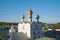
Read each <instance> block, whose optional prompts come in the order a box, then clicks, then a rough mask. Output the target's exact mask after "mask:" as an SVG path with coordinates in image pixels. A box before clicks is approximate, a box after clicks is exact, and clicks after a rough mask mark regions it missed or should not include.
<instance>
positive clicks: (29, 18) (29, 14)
mask: <svg viewBox="0 0 60 40" xmlns="http://www.w3.org/2000/svg"><path fill="white" fill-rule="evenodd" d="M27 13H28V22H32V13H33V12H32V10H31V9H29V10H28V12H27Z"/></svg>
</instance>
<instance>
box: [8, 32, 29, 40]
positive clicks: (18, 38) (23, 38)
mask: <svg viewBox="0 0 60 40" xmlns="http://www.w3.org/2000/svg"><path fill="white" fill-rule="evenodd" d="M27 38H28V37H27V35H26V34H24V33H22V32H18V33H15V34H13V35H12V37H10V38H9V40H27Z"/></svg>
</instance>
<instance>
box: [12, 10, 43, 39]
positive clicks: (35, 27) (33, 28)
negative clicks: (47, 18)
mask: <svg viewBox="0 0 60 40" xmlns="http://www.w3.org/2000/svg"><path fill="white" fill-rule="evenodd" d="M27 14H28V21H27V22H26V21H24V18H25V16H24V14H23V15H22V16H21V22H20V23H19V24H18V33H21V32H22V33H24V34H25V35H26V36H27V37H26V40H35V39H38V38H40V37H42V23H41V22H39V14H36V21H33V20H32V15H33V11H32V10H31V9H29V10H28V11H27ZM22 33H21V34H22ZM21 34H20V35H21ZM24 34H23V35H24ZM14 35H15V34H14ZM18 36H19V35H18ZM13 37H14V36H13ZM16 37H17V36H16ZM21 37H22V36H21ZM19 38H20V37H18V39H16V38H15V40H19ZM23 39H24V38H22V39H21V40H23ZM24 40H25V39H24Z"/></svg>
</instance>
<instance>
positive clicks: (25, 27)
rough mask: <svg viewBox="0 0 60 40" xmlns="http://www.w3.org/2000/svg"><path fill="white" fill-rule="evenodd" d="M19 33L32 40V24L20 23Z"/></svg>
mask: <svg viewBox="0 0 60 40" xmlns="http://www.w3.org/2000/svg"><path fill="white" fill-rule="evenodd" d="M18 32H23V33H25V34H26V35H27V36H28V38H30V24H29V23H19V24H18Z"/></svg>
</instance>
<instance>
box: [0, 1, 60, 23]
mask: <svg viewBox="0 0 60 40" xmlns="http://www.w3.org/2000/svg"><path fill="white" fill-rule="evenodd" d="M29 8H31V9H32V11H33V21H35V20H36V18H35V15H36V13H38V14H39V15H40V22H46V23H57V22H60V0H0V22H20V16H21V15H22V14H24V15H25V21H27V20H28V15H27V10H28V9H29Z"/></svg>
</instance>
